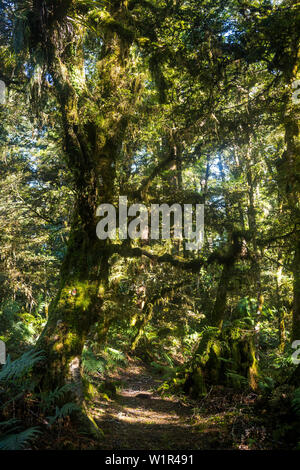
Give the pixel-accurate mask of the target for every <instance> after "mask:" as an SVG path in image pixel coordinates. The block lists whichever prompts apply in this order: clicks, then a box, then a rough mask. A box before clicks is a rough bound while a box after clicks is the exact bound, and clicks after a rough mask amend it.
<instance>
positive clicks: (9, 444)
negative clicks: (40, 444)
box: [0, 427, 41, 450]
mask: <svg viewBox="0 0 300 470" xmlns="http://www.w3.org/2000/svg"><path fill="white" fill-rule="evenodd" d="M40 432H41V431H40V430H39V428H37V427H35V428H29V429H26V431H22V432H20V433H18V434H8V435H7V436H5V437H3V438H2V439H0V450H21V449H24V447H26V446H27V445H28V444H29V443H30V442H32V441H33V440H34V439H36V438H37V436H38V434H40Z"/></svg>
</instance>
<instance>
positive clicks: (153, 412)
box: [92, 363, 233, 451]
mask: <svg viewBox="0 0 300 470" xmlns="http://www.w3.org/2000/svg"><path fill="white" fill-rule="evenodd" d="M111 379H112V380H113V381H114V382H118V383H120V384H121V386H120V388H118V392H117V395H116V397H115V399H112V400H110V401H108V400H107V399H104V398H103V399H102V398H101V399H100V400H98V401H97V402H96V403H94V405H93V407H92V414H93V416H94V419H95V421H96V422H97V425H98V426H99V427H100V428H101V430H102V431H103V432H104V438H103V442H101V444H100V447H99V448H101V449H104V450H174V451H175V450H198V449H200V450H201V449H216V448H219V449H232V448H233V447H232V435H231V434H232V433H231V429H230V427H231V426H228V425H227V422H226V421H227V420H226V413H227V412H228V410H226V411H225V412H224V411H220V410H217V412H216V413H215V414H214V413H211V410H207V411H205V410H204V411H201V413H200V415H199V409H198V408H196V406H197V405H198V406H199V402H198V403H196V402H192V401H189V402H188V403H183V402H182V401H180V399H179V398H178V397H161V395H160V394H159V393H157V392H156V391H155V390H156V389H157V387H158V386H159V385H160V384H161V383H162V382H163V381H162V379H158V378H157V377H156V376H155V375H154V374H153V372H152V371H151V369H149V368H148V367H146V366H144V365H139V364H136V363H135V364H133V365H131V366H130V367H129V368H127V369H123V370H119V371H118V373H117V374H115V375H114V376H113V377H111Z"/></svg>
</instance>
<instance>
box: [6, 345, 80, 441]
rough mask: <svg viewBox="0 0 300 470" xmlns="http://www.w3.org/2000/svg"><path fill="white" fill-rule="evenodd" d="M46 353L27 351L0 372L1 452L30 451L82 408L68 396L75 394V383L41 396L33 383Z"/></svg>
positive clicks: (7, 362)
mask: <svg viewBox="0 0 300 470" xmlns="http://www.w3.org/2000/svg"><path fill="white" fill-rule="evenodd" d="M44 359H45V358H44V356H43V352H41V351H35V350H32V349H31V350H28V351H26V352H25V353H24V354H23V355H22V356H20V357H19V358H18V359H16V360H14V361H11V359H10V356H8V357H7V361H6V364H5V365H4V366H3V367H2V369H1V370H0V450H20V449H23V448H25V449H27V448H29V447H30V446H31V445H32V444H33V443H34V442H35V440H36V439H37V438H38V437H39V436H40V435H41V434H42V433H43V432H44V431H46V430H48V429H50V428H53V426H56V432H57V431H58V430H59V429H60V427H61V426H62V425H63V422H64V420H65V419H66V418H68V417H70V415H71V414H72V413H74V412H78V411H80V407H79V406H78V405H77V404H76V403H75V402H72V401H69V402H67V403H66V401H65V396H71V395H72V387H73V386H72V384H66V385H65V386H63V387H60V388H57V389H55V390H53V391H50V392H48V393H46V392H44V393H39V392H37V389H36V385H37V384H36V382H35V381H34V380H33V376H32V370H33V368H34V366H35V365H36V364H38V363H40V362H42V361H43V360H44Z"/></svg>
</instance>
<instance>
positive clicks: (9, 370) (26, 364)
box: [0, 349, 45, 383]
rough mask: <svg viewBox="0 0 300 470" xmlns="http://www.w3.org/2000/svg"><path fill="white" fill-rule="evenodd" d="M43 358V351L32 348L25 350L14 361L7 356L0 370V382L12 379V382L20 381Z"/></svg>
mask: <svg viewBox="0 0 300 470" xmlns="http://www.w3.org/2000/svg"><path fill="white" fill-rule="evenodd" d="M44 359H45V356H43V353H42V352H41V351H35V350H34V349H32V350H29V351H27V352H26V353H24V354H23V355H22V356H21V357H20V358H19V359H16V360H15V361H11V359H10V357H9V356H8V357H7V361H6V364H4V366H3V367H2V370H1V371H0V383H1V382H2V383H5V382H6V383H7V382H9V381H14V383H16V382H20V381H21V380H23V378H24V377H25V376H26V375H27V374H28V373H29V372H30V371H31V370H32V369H33V367H34V366H35V365H36V364H37V363H38V362H41V361H43V360H44Z"/></svg>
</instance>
